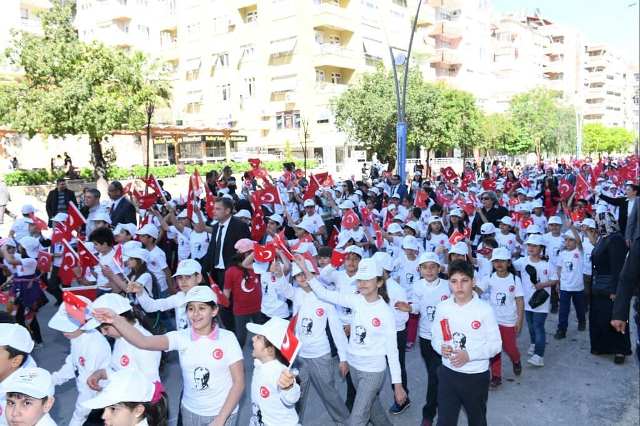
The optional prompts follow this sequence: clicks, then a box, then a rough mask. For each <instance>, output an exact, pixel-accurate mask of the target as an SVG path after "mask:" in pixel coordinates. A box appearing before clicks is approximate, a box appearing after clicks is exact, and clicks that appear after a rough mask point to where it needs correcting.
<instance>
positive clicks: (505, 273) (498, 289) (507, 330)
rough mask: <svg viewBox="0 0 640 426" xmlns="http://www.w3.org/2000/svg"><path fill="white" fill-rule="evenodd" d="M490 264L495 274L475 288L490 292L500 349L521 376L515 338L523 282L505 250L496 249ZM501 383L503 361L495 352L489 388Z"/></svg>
mask: <svg viewBox="0 0 640 426" xmlns="http://www.w3.org/2000/svg"><path fill="white" fill-rule="evenodd" d="M491 263H492V265H493V271H494V272H493V273H492V274H491V275H490V276H489V277H487V278H485V279H483V280H481V281H480V283H479V284H478V287H479V288H480V290H481V291H482V292H483V293H484V292H487V291H488V292H489V303H490V304H491V306H492V307H493V311H494V312H495V315H496V321H497V322H498V328H499V329H500V337H501V338H502V349H503V350H504V351H505V352H506V353H507V355H509V358H510V359H511V362H512V363H513V373H514V374H515V375H516V376H519V375H520V374H521V373H522V364H521V363H520V351H518V345H517V342H516V338H517V336H518V334H520V330H522V321H523V319H524V296H523V293H522V282H521V281H520V278H519V277H516V275H515V270H514V269H513V267H512V266H511V254H509V250H507V249H506V248H504V247H500V248H497V249H495V250H494V251H493V254H492V255H491ZM501 384H502V359H501V354H500V352H498V354H497V355H496V356H495V357H493V358H491V387H492V388H496V387H498V386H500V385H501Z"/></svg>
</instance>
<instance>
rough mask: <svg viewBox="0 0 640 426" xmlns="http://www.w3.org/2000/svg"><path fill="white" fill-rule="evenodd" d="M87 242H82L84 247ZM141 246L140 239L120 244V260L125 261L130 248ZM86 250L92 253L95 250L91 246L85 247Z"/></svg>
mask: <svg viewBox="0 0 640 426" xmlns="http://www.w3.org/2000/svg"><path fill="white" fill-rule="evenodd" d="M87 244H89V243H84V245H85V247H87ZM141 248H142V243H141V242H140V241H135V240H131V241H127V242H126V243H124V244H122V260H124V261H126V260H128V259H129V252H130V251H131V250H134V249H141ZM87 250H90V251H91V252H92V253H94V252H95V250H94V249H93V248H92V249H89V247H87Z"/></svg>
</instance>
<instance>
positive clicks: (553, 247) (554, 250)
mask: <svg viewBox="0 0 640 426" xmlns="http://www.w3.org/2000/svg"><path fill="white" fill-rule="evenodd" d="M543 238H544V243H545V245H546V249H545V253H546V254H547V256H549V263H550V264H551V265H553V266H554V267H558V266H560V265H558V256H560V250H562V246H563V245H564V239H563V238H562V235H558V236H557V237H554V236H553V235H551V232H547V233H546V234H544V236H543Z"/></svg>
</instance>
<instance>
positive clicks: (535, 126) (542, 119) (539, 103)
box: [509, 88, 558, 162]
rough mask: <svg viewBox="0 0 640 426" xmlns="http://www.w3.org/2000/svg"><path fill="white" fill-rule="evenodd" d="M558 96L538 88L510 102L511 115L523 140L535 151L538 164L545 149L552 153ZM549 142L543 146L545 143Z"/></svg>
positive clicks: (521, 94) (518, 95)
mask: <svg viewBox="0 0 640 426" xmlns="http://www.w3.org/2000/svg"><path fill="white" fill-rule="evenodd" d="M556 99H557V94H556V93H555V92H553V91H551V90H548V89H543V88H536V89H533V90H530V91H528V92H524V93H520V94H517V95H515V96H514V97H513V98H512V99H511V102H510V106H509V113H510V114H511V117H512V120H513V123H514V124H515V125H516V126H517V127H518V128H519V129H520V131H521V132H522V136H523V138H525V140H526V141H527V143H530V144H531V146H532V148H534V149H535V152H536V156H537V157H538V162H539V161H540V159H541V157H542V150H543V148H544V149H545V150H547V151H551V149H549V148H551V147H553V146H552V143H550V141H555V140H557V139H555V130H556V128H557V119H558V113H557V104H556ZM545 141H546V142H547V143H546V144H545V145H543V142H545Z"/></svg>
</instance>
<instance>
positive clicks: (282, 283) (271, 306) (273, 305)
mask: <svg viewBox="0 0 640 426" xmlns="http://www.w3.org/2000/svg"><path fill="white" fill-rule="evenodd" d="M260 286H261V288H262V301H261V304H260V310H261V311H262V313H263V314H265V315H266V316H268V317H269V318H272V317H279V318H287V317H288V316H289V315H290V312H289V306H288V305H287V299H288V298H291V297H293V289H292V288H291V286H290V285H289V283H287V281H286V277H285V276H284V275H283V276H282V277H280V278H278V277H277V276H276V275H275V274H274V273H273V272H267V273H264V274H260Z"/></svg>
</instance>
